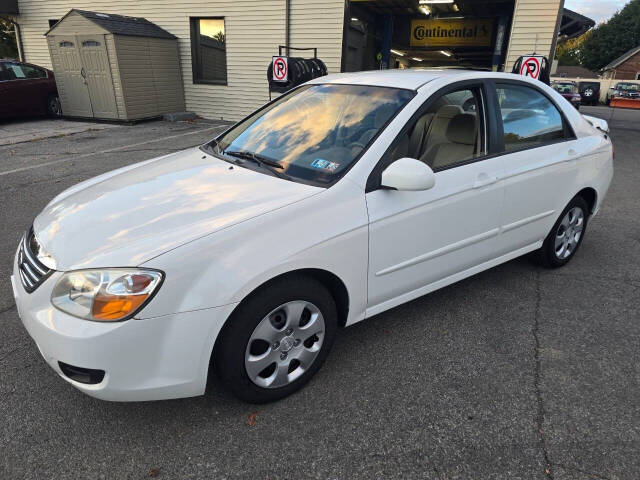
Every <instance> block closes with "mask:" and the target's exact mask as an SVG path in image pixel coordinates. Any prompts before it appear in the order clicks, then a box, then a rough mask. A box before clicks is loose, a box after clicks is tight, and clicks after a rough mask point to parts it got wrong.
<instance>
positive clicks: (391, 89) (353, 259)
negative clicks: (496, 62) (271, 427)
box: [12, 70, 613, 402]
mask: <svg viewBox="0 0 640 480" xmlns="http://www.w3.org/2000/svg"><path fill="white" fill-rule="evenodd" d="M593 125H596V126H597V128H596V127H594V126H593ZM612 150H613V149H612V144H611V141H610V139H609V136H608V133H607V125H606V122H604V121H601V120H597V119H593V118H591V119H590V120H589V121H588V120H587V119H585V117H583V116H582V115H580V113H578V112H577V111H576V110H575V109H574V108H572V107H571V106H570V105H569V104H568V103H567V102H565V101H564V100H563V99H562V97H561V96H560V95H559V94H558V93H557V92H555V91H554V90H553V89H552V88H550V87H548V86H546V85H543V84H542V83H540V82H537V81H535V80H529V79H526V78H524V77H520V76H515V75H512V74H503V73H491V72H473V71H460V70H453V71H452V70H448V71H438V70H431V71H429V70H425V71H419V70H404V71H399V70H391V71H376V72H361V73H354V74H339V75H330V76H327V77H322V78H318V79H316V80H313V81H311V82H309V83H307V84H305V85H303V86H301V87H299V88H296V89H294V90H292V91H291V92H289V93H287V94H285V95H283V96H281V97H280V98H278V99H276V100H275V101H273V102H271V103H269V104H268V105H266V106H264V107H263V108H261V109H260V110H258V111H257V112H255V113H253V114H252V115H250V116H249V117H247V118H246V119H244V120H242V121H241V122H239V123H238V124H236V125H235V126H233V127H231V128H230V129H229V130H227V131H226V132H225V133H223V134H221V135H219V136H218V137H217V138H216V139H215V140H213V141H211V142H210V143H208V144H206V145H203V146H202V147H200V148H191V149H189V150H185V151H182V152H179V153H173V154H170V155H166V156H164V157H160V158H156V159H153V160H149V161H146V162H142V163H138V164H135V165H131V166H128V167H125V168H122V169H119V170H116V171H113V172H110V173H106V174H104V175H101V176H99V177H97V178H94V179H91V180H87V181H85V182H83V183H80V184H79V185H76V186H74V187H72V188H70V189H68V190H66V191H64V192H62V193H61V194H60V195H58V196H57V197H56V198H54V199H53V200H52V201H51V203H49V204H48V205H47V206H46V207H45V209H44V210H43V211H42V212H41V213H40V214H39V215H38V216H37V217H36V219H35V221H34V223H33V226H32V228H30V229H29V231H28V232H27V234H26V235H25V238H24V240H23V241H22V242H21V244H20V247H19V249H18V252H17V254H16V258H15V265H14V271H13V276H12V284H13V289H14V295H15V297H16V304H17V307H18V312H19V315H20V317H21V319H22V321H23V323H24V325H25V327H26V329H27V330H28V332H29V334H30V335H31V336H32V337H33V339H34V340H35V342H36V344H37V346H38V348H39V350H40V352H41V354H42V356H43V357H44V358H45V360H46V361H47V362H48V363H49V365H50V366H51V367H52V368H53V369H54V370H55V371H56V372H57V373H58V374H59V375H60V376H61V377H62V378H63V379H65V380H66V381H68V382H69V383H71V384H72V385H73V386H75V387H76V388H78V389H80V390H81V391H83V392H85V393H87V394H89V395H92V396H95V397H98V398H101V399H105V400H119V401H132V400H156V399H166V398H175V397H188V396H194V395H200V394H203V393H204V392H205V387H206V385H207V378H208V375H209V374H210V373H212V372H215V373H217V375H218V376H219V377H220V379H221V380H222V384H223V385H226V386H227V387H228V388H229V389H231V391H233V392H234V393H235V394H236V395H237V396H238V397H240V398H241V399H243V400H246V401H249V402H266V401H271V400H275V399H279V398H282V397H284V396H285V395H288V394H290V393H292V392H294V391H296V390H298V389H299V388H300V387H302V386H303V385H304V384H305V383H306V382H307V381H308V380H309V379H310V378H311V377H312V376H313V375H314V374H315V373H316V371H317V370H318V369H319V368H320V366H321V365H322V363H323V362H324V360H325V358H326V357H327V354H328V353H329V350H330V348H331V345H332V343H333V341H334V338H335V336H336V334H337V333H338V331H339V327H341V326H345V325H351V324H353V323H356V322H359V321H360V320H363V319H365V318H367V317H371V316H373V315H376V314H378V313H380V312H383V311H385V310H388V309H390V308H392V307H395V306H396V305H400V304H402V303H404V302H407V301H409V300H412V299H414V298H416V297H419V296H421V295H424V294H426V293H429V292H431V291H433V290H436V289H438V288H441V287H444V286H446V285H449V284H451V283H453V282H456V281H458V280H461V279H463V278H465V277H469V276H470V275H473V274H475V273H478V272H480V271H482V270H486V269H488V268H491V267H493V266H495V265H498V264H501V263H503V262H506V261H508V260H511V259H513V258H515V257H518V256H521V255H524V254H526V253H529V252H535V255H536V256H537V258H538V259H539V260H540V261H541V262H542V263H543V264H545V265H547V266H549V267H560V266H562V265H564V264H566V263H567V262H568V261H569V260H570V259H571V258H572V257H573V256H574V255H575V254H576V252H577V250H578V248H579V246H580V244H581V242H582V241H583V239H584V235H585V230H586V227H587V223H588V221H589V219H590V218H591V217H592V216H593V215H594V214H595V213H596V212H597V211H598V209H599V207H600V205H601V203H602V200H603V198H604V196H605V194H606V192H607V188H608V186H609V183H610V181H611V177H612V174H613V166H612V165H613V164H612V157H613V151H612Z"/></svg>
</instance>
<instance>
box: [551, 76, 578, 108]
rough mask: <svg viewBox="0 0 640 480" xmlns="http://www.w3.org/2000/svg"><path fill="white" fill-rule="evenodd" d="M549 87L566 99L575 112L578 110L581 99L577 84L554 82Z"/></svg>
mask: <svg viewBox="0 0 640 480" xmlns="http://www.w3.org/2000/svg"><path fill="white" fill-rule="evenodd" d="M551 87H552V88H553V89H554V90H555V91H556V92H558V93H559V94H560V95H562V96H563V97H564V98H566V99H567V100H568V101H569V103H571V105H573V106H574V107H575V108H576V110H580V102H581V97H580V94H579V93H578V84H577V83H576V82H569V81H566V82H563V81H555V82H551Z"/></svg>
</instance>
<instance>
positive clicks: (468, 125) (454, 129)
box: [447, 113, 476, 145]
mask: <svg viewBox="0 0 640 480" xmlns="http://www.w3.org/2000/svg"><path fill="white" fill-rule="evenodd" d="M447 140H449V141H450V142H452V143H462V144H465V145H474V144H475V143H476V116H475V115H473V114H471V113H460V114H458V115H456V116H455V117H453V118H452V119H451V120H450V121H449V126H448V127H447Z"/></svg>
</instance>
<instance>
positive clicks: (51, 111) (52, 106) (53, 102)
mask: <svg viewBox="0 0 640 480" xmlns="http://www.w3.org/2000/svg"><path fill="white" fill-rule="evenodd" d="M47 114H48V115H49V116H50V117H54V118H59V117H61V116H62V105H61V104H60V98H59V97H58V95H49V98H48V99H47Z"/></svg>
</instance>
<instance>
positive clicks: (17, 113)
mask: <svg viewBox="0 0 640 480" xmlns="http://www.w3.org/2000/svg"><path fill="white" fill-rule="evenodd" d="M0 99H1V101H0V118H9V117H25V116H31V115H51V116H54V117H59V116H61V115H62V108H61V107H60V99H59V98H58V90H57V89H56V80H55V78H54V76H53V72H52V71H51V70H48V69H46V68H42V67H38V66H37V65H31V64H29V63H22V62H17V61H14V60H0Z"/></svg>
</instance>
